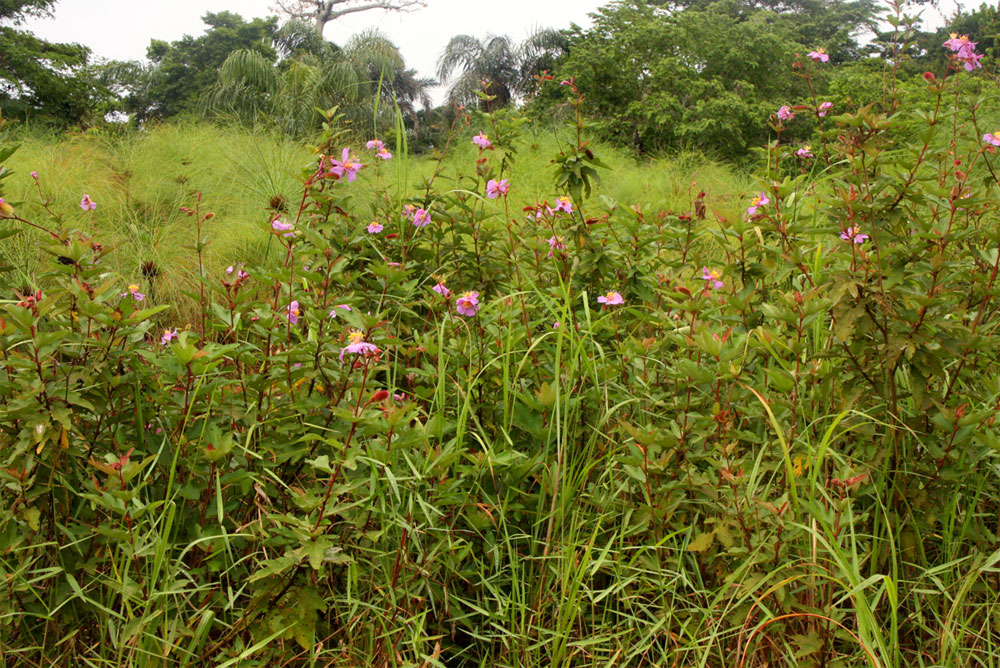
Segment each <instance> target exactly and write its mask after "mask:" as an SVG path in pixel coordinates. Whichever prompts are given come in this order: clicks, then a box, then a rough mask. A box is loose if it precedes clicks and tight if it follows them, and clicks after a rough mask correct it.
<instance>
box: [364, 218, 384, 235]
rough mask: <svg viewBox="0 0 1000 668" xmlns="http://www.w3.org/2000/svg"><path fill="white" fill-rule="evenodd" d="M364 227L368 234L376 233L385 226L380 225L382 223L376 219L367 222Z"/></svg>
mask: <svg viewBox="0 0 1000 668" xmlns="http://www.w3.org/2000/svg"><path fill="white" fill-rule="evenodd" d="M365 229H366V230H368V234H378V233H379V232H381V231H382V230H383V229H385V228H384V227H382V223H380V222H378V221H377V220H373V221H372V222H370V223H368V227H366V228H365Z"/></svg>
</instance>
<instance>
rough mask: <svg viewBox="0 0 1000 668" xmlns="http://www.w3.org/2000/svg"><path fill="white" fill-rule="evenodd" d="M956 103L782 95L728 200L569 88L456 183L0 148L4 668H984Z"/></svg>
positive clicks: (947, 80)
mask: <svg viewBox="0 0 1000 668" xmlns="http://www.w3.org/2000/svg"><path fill="white" fill-rule="evenodd" d="M821 66H823V65H819V64H811V63H806V67H805V68H803V76H805V77H807V78H808V77H811V76H812V72H813V70H812V69H811V68H815V67H821ZM968 78H969V75H968V74H967V73H966V72H965V70H964V68H963V67H962V64H961V62H959V61H958V59H957V57H956V56H954V55H952V56H951V60H950V62H949V67H948V69H947V70H946V71H943V72H941V73H939V74H938V75H937V77H928V78H927V79H926V80H924V81H925V84H924V85H923V88H921V89H919V91H918V90H916V89H914V90H912V91H908V93H907V94H908V95H917V94H918V93H919V95H920V98H919V99H920V104H919V105H918V108H917V109H912V108H910V107H908V106H907V105H905V104H900V105H898V106H895V105H892V104H889V105H887V106H886V108H885V109H874V108H864V109H858V110H854V111H852V112H849V113H841V112H840V110H838V112H837V113H830V114H828V115H827V116H825V117H822V116H819V112H820V108H819V107H818V106H817V104H816V103H817V102H818V100H801V101H798V100H790V101H789V104H790V105H795V109H796V113H797V115H798V119H796V118H786V119H784V120H779V119H778V118H777V116H775V117H774V118H773V119H772V124H771V129H772V132H773V135H772V137H773V138H772V141H771V142H770V143H769V144H768V145H767V146H766V147H762V149H761V154H762V156H763V157H764V158H765V159H764V160H763V161H762V162H763V164H764V165H765V167H763V168H762V169H760V170H759V171H758V172H756V173H754V174H753V175H751V176H749V177H747V179H748V181H744V180H743V178H742V177H739V176H737V175H734V174H732V173H730V172H728V170H725V169H723V168H718V167H713V166H710V165H704V164H701V165H698V166H697V167H695V166H693V165H689V164H685V163H684V162H683V161H680V162H673V163H666V164H636V163H634V162H631V161H629V160H628V159H626V158H624V157H623V156H621V155H619V154H616V153H615V152H613V151H611V150H609V149H608V147H605V146H600V145H593V144H591V143H589V142H588V141H587V126H586V122H585V120H584V116H583V112H582V108H583V107H584V106H585V97H584V91H580V90H579V89H578V88H577V87H576V85H575V84H573V83H572V82H568V85H567V86H566V95H569V96H571V97H570V101H571V104H572V105H573V109H574V112H575V115H574V116H575V117H574V118H573V120H572V122H571V124H570V125H569V127H567V128H561V129H558V130H555V131H553V132H554V134H553V136H546V135H543V134H540V131H537V130H535V129H533V128H532V126H530V125H529V124H528V123H527V122H526V121H525V119H524V117H522V116H521V113H520V112H519V111H518V110H516V109H503V110H498V111H495V112H494V113H491V114H481V113H475V114H472V113H470V118H469V122H468V124H465V123H464V122H463V123H459V124H458V125H457V126H456V128H455V129H454V131H453V133H452V135H451V139H450V141H449V144H448V146H447V147H441V148H440V150H441V151H442V152H443V155H444V158H443V160H442V162H441V163H440V165H438V164H437V162H436V158H435V157H434V156H433V155H430V156H411V155H409V154H408V152H407V151H406V147H405V146H404V145H403V144H402V142H396V143H395V144H391V145H389V146H387V147H386V149H387V150H388V151H391V152H392V153H393V157H392V159H391V160H387V161H382V162H377V158H375V150H374V149H367V148H365V147H364V143H363V142H348V141H347V140H345V139H344V138H343V137H342V136H341V134H340V133H339V131H338V129H337V128H338V126H337V124H336V123H335V122H333V121H334V119H333V118H332V117H331V119H330V123H328V124H327V126H326V128H325V132H324V135H323V136H322V137H321V138H320V140H319V142H318V146H317V147H316V153H313V152H312V151H310V150H307V149H305V148H301V149H299V148H296V147H294V146H291V145H289V144H287V143H284V142H278V141H272V140H268V139H261V138H251V137H250V136H249V135H247V134H245V133H239V132H236V131H231V130H218V129H211V128H208V127H207V126H195V127H186V128H185V127H180V126H164V127H162V128H157V129H154V130H151V131H150V132H149V133H148V134H145V135H140V136H135V137H130V138H126V139H125V140H124V142H123V141H122V140H120V139H114V140H111V139H104V138H101V137H99V136H98V137H90V136H84V137H73V138H68V139H65V140H58V141H55V142H53V141H43V142H37V141H36V140H29V141H27V142H26V144H25V145H24V146H21V147H20V150H17V149H18V146H17V145H16V143H15V142H14V141H13V140H12V138H11V136H10V135H7V134H4V135H2V136H0V163H3V165H2V166H3V168H4V169H6V168H7V167H8V166H10V165H11V164H14V163H15V161H20V162H17V166H18V168H19V169H18V170H17V173H13V174H11V173H10V172H7V171H0V184H2V185H3V191H2V193H0V195H2V197H3V198H4V200H5V201H4V202H2V203H0V218H2V221H0V222H2V225H3V226H2V227H0V240H2V242H3V244H4V248H5V249H8V250H9V249H14V248H23V249H25V250H24V253H25V257H26V258H27V259H26V260H25V264H24V268H23V269H18V267H17V263H16V262H10V264H12V265H15V266H14V268H13V269H11V270H9V271H7V272H6V273H4V274H2V275H0V288H2V291H3V294H4V295H5V298H4V300H3V303H2V305H0V665H3V666H18V667H20V666H39V665H73V666H76V665H83V666H164V667H166V666H203V665H211V666H220V667H223V668H231V667H236V666H240V667H250V666H330V667H333V668H354V667H358V668H360V667H362V666H364V667H369V666H378V667H380V668H381V667H390V666H391V667H400V668H402V667H406V668H431V667H436V668H442V667H444V668H482V667H485V666H490V667H501V668H515V667H516V668H528V667H531V668H542V667H546V668H547V667H550V666H559V667H565V668H569V667H574V668H575V667H581V668H583V667H586V668H610V667H617V666H696V667H699V668H732V667H736V668H751V667H753V668H763V667H765V666H789V667H790V666H796V667H799V666H802V667H806V668H862V667H864V668H904V667H905V668H911V667H913V666H916V667H920V668H932V667H943V666H948V667H952V666H963V667H965V666H967V667H970V668H971V667H975V668H996V667H997V666H998V665H1000V631H998V629H1000V524H998V518H1000V497H998V494H997V490H998V489H1000V425H998V424H997V418H998V416H1000V380H998V379H1000V361H998V358H997V355H996V350H997V349H998V347H1000V285H998V277H1000V229H998V227H997V225H996V221H997V216H998V212H1000V182H998V178H997V174H998V173H1000V157H998V156H1000V152H998V150H997V149H998V146H997V145H998V144H1000V139H996V141H994V138H993V135H992V134H990V133H989V132H988V130H986V129H985V128H983V127H982V124H983V120H982V118H981V116H980V112H979V109H980V108H981V107H983V104H982V100H981V99H979V98H977V97H976V96H975V95H974V93H973V92H970V90H969V88H968V86H967V84H966V83H965V82H966V80H967V79H968ZM883 85H886V84H885V82H883ZM894 95H895V93H894V92H893V89H891V88H888V89H887V92H886V97H887V99H890V100H892V99H895V98H893V96H894ZM927 109H929V110H930V111H926V110H927ZM775 111H777V110H775ZM810 115H811V117H810ZM804 118H809V122H813V121H815V124H816V133H815V134H814V135H813V136H812V137H811V144H810V145H811V146H812V150H811V151H810V152H809V153H811V155H808V156H804V155H803V154H802V152H801V151H802V149H803V148H804V147H803V146H802V145H801V144H798V143H796V144H789V143H788V142H787V141H786V140H785V139H784V138H786V137H787V136H789V127H792V124H794V123H796V122H802V121H803V120H804ZM2 132H4V130H3V128H0V133H2ZM478 133H485V134H486V135H487V137H484V136H482V135H480V134H478ZM400 136H402V135H400ZM474 136H475V137H476V139H475V141H476V142H478V143H476V144H474V143H473V137H474ZM45 146H48V147H51V146H58V147H61V148H63V149H65V151H64V152H65V154H66V155H67V156H72V155H74V154H75V155H76V156H77V157H76V158H75V159H73V158H65V157H64V156H62V155H59V156H58V159H59V160H64V159H65V160H66V161H65V162H63V163H52V164H51V165H46V164H45V163H44V161H45V160H56V159H57V155H56V154H57V153H58V152H53V151H49V150H45V149H43V148H42V147H45ZM116 146H117V147H118V148H117V149H115V148H114V147H116ZM124 146H130V147H132V148H131V149H130V150H129V151H126V152H125V153H124V154H123V155H125V156H126V157H121V156H120V155H118V154H116V153H115V151H116V150H118V151H124V148H122V147H124ZM345 148H346V154H345V152H344V151H345ZM320 155H321V156H324V157H323V159H322V162H320V160H319V159H318V157H317V156H320ZM25 156H27V157H25ZM86 156H89V158H87V157H86ZM112 156H118V157H112ZM345 158H347V159H346V161H345ZM116 161H117V162H116ZM129 161H131V162H129ZM185 162H188V163H189V164H184V163H185ZM358 162H361V163H364V164H365V165H366V167H365V168H363V169H357V163H358ZM345 163H346V164H345ZM40 164H41V165H42V166H41V167H39V165H40ZM126 164H128V165H133V167H123V165H126ZM140 166H141V167H140ZM31 168H35V169H38V171H39V180H40V182H41V187H42V189H43V191H46V189H48V188H51V189H53V190H52V191H51V192H52V198H53V201H52V203H51V204H49V205H48V210H46V209H44V208H42V209H39V208H38V206H37V205H36V204H32V203H30V199H29V197H28V193H30V186H31V183H30V182H28V183H27V186H28V187H27V188H26V186H25V181H24V177H25V170H27V169H31ZM47 170H51V171H47ZM160 171H162V172H163V174H162V177H163V178H161V175H158V174H157V173H158V172H160ZM126 172H127V173H128V174H130V175H135V176H134V182H133V176H129V178H127V179H125V181H124V182H122V183H119V182H118V181H116V179H121V178H122V177H123V175H126ZM693 172H697V174H694V173H693ZM140 175H141V176H140ZM180 176H184V177H185V178H187V179H188V181H187V182H185V183H178V180H179V177H180ZM598 176H600V182H599V183H598V181H597V177H598ZM29 178H30V177H29ZM91 179H93V180H91ZM123 183H126V184H130V185H129V188H125V187H124V185H123ZM751 184H752V186H751ZM275 189H280V192H279V193H275ZM126 192H128V193H131V194H129V195H128V197H129V198H130V199H126ZM199 192H201V193H202V197H201V200H200V201H198V193H199ZM83 193H87V194H89V195H90V196H91V197H92V198H93V200H94V201H95V202H96V203H97V208H96V209H93V210H90V209H88V210H87V211H84V210H83V209H81V207H80V206H79V200H80V197H82V194H83ZM56 194H58V197H56ZM276 195H282V196H283V197H277V196H276ZM272 197H274V200H273V201H271V199H270V198H272ZM226 198H228V199H226ZM129 202H131V203H132V204H135V203H137V202H144V203H146V204H145V205H144V206H147V205H148V206H150V207H152V204H150V203H152V202H157V203H158V204H157V205H156V206H157V207H159V208H156V209H155V210H154V209H152V208H151V209H150V212H149V213H148V215H147V214H143V216H145V217H144V218H141V219H139V218H136V219H135V220H142V221H143V226H144V227H143V229H157V230H160V229H162V230H164V231H163V232H162V233H161V236H160V237H157V238H156V239H153V240H147V241H144V242H141V243H140V241H139V239H141V235H140V234H138V232H131V233H130V232H129V231H128V227H127V225H124V224H123V226H122V227H120V228H116V227H114V225H115V224H116V223H115V221H119V222H120V220H124V219H127V216H128V215H130V214H129V212H134V211H137V210H138V207H137V206H130V205H129ZM181 207H184V209H181ZM161 217H163V218H164V219H165V220H167V222H166V223H164V224H163V225H162V227H158V225H159V224H160V223H162V222H163V221H162V220H160V218H161ZM136 224H138V223H136ZM105 235H107V237H110V239H111V240H110V241H109V240H107V239H106V236H105ZM130 243H134V244H138V245H136V246H134V247H130V246H128V244H130ZM142 243H144V244H146V245H145V246H143V245H141V244H142ZM227 243H228V244H230V245H229V246H228V247H227V246H226V244H227ZM140 251H142V252H140ZM153 251H156V252H159V253H162V254H163V255H162V257H160V256H158V257H157V258H156V260H155V262H153V261H151V260H149V258H148V257H147V256H145V255H144V254H143V252H153ZM148 262H153V266H152V268H151V267H150V265H146V266H143V263H148ZM230 264H231V265H232V271H231V272H227V271H226V267H227V266H229V265H230ZM154 269H155V271H154ZM173 297H177V298H178V301H172V298H173Z"/></svg>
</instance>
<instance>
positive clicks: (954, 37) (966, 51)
mask: <svg viewBox="0 0 1000 668" xmlns="http://www.w3.org/2000/svg"><path fill="white" fill-rule="evenodd" d="M942 46H945V47H947V48H948V49H949V50H950V51H951V52H952V53H954V54H955V57H956V58H957V59H958V60H959V61H960V62H962V63H964V67H965V71H966V72H971V71H973V70H975V69H976V68H979V67H982V64H981V63H980V62H979V60H980V59H981V58H982V57H983V56H982V54H980V53H976V42H973V41H971V40H970V39H969V36H968V35H962V36H961V37H959V36H958V34H957V33H951V38H950V39H947V40H945V42H944V44H943V45H942Z"/></svg>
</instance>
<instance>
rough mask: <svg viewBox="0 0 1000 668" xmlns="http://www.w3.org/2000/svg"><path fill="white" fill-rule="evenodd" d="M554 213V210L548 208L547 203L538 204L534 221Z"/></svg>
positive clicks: (529, 215)
mask: <svg viewBox="0 0 1000 668" xmlns="http://www.w3.org/2000/svg"><path fill="white" fill-rule="evenodd" d="M555 212H556V211H555V209H553V208H552V207H550V206H549V205H548V203H545V204H539V205H538V206H536V207H535V220H538V219H539V218H544V217H545V216H546V215H549V216H551V215H552V214H554V213H555ZM528 217H529V218H530V217H531V214H528Z"/></svg>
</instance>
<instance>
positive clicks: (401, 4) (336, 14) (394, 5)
mask: <svg viewBox="0 0 1000 668" xmlns="http://www.w3.org/2000/svg"><path fill="white" fill-rule="evenodd" d="M353 1H354V0H327V3H324V7H323V9H325V11H324V12H323V14H322V17H323V23H329V22H330V21H334V20H336V19H339V18H340V17H341V16H344V15H346V14H353V13H355V12H367V11H368V10H369V9H384V10H386V11H393V12H403V11H412V10H414V9H417V8H419V7H426V6H427V4H426V3H425V2H424V1H423V0H382V1H381V2H369V3H366V4H363V5H358V6H356V7H345V8H343V9H337V10H335V9H334V7H336V6H337V5H342V4H344V3H345V2H353Z"/></svg>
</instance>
